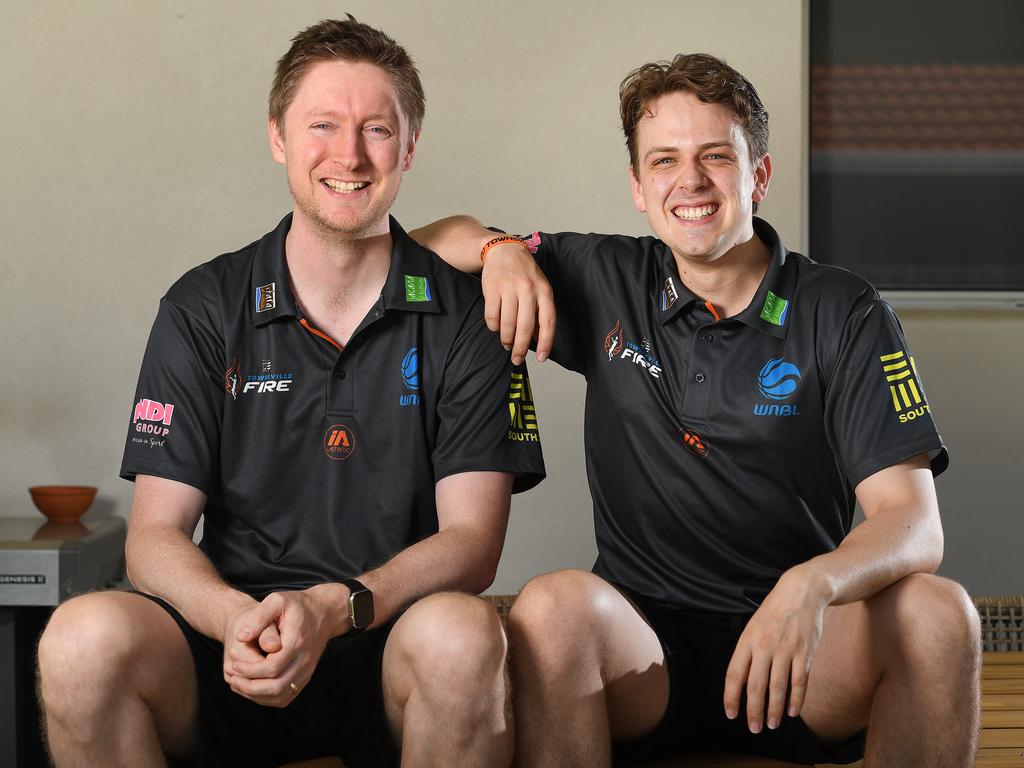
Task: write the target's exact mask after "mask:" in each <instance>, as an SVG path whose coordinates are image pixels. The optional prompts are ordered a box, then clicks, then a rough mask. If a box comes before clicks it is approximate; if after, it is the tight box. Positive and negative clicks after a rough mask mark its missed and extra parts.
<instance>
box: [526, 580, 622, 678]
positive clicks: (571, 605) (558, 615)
mask: <svg viewBox="0 0 1024 768" xmlns="http://www.w3.org/2000/svg"><path fill="white" fill-rule="evenodd" d="M621 600H622V598H621V596H620V595H619V593H618V592H617V591H616V590H615V589H614V587H612V586H611V585H609V584H608V583H607V582H605V581H604V580H603V579H601V578H600V577H598V576H595V575H594V574H592V573H588V572H586V571H578V570H565V571H555V572H554V573H547V574H544V575H542V576H537V577H535V578H533V579H531V580H530V581H529V583H527V585H526V586H525V587H523V590H522V592H521V593H520V595H519V597H518V598H517V599H516V601H515V603H514V604H513V605H512V610H511V611H510V613H509V634H510V635H511V638H512V646H513V648H512V654H513V656H516V653H517V646H518V647H519V648H522V646H524V645H526V646H529V647H530V652H531V654H532V655H533V656H534V657H537V658H541V657H542V658H544V659H547V660H549V661H550V662H552V663H556V664H559V665H562V666H565V665H569V664H573V663H576V662H583V661H584V660H588V661H595V660H596V654H597V652H598V648H597V645H598V642H599V640H600V639H601V638H602V637H603V636H604V633H603V632H602V625H603V624H604V621H603V619H605V618H607V619H610V618H611V613H612V612H613V610H614V609H613V606H612V603H613V602H619V601H621Z"/></svg>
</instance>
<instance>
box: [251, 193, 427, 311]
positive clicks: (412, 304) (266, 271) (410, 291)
mask: <svg viewBox="0 0 1024 768" xmlns="http://www.w3.org/2000/svg"><path fill="white" fill-rule="evenodd" d="M388 223H389V226H390V229H391V266H390V268H389V270H388V277H387V280H386V281H385V283H384V287H383V288H382V289H381V299H382V301H383V304H384V309H403V310H409V311H413V312H435V313H436V312H440V311H441V305H440V302H439V300H438V297H437V291H436V285H435V281H434V259H433V256H432V255H431V253H430V251H428V250H426V249H425V248H423V247H422V246H420V245H419V243H417V242H416V241H415V240H413V239H412V238H411V237H409V235H407V234H406V232H405V230H404V229H402V226H401V225H400V224H399V223H398V222H397V221H396V220H395V218H394V217H393V216H389V217H388ZM291 226H292V214H290V213H289V214H288V215H287V216H285V217H284V218H283V219H281V223H280V224H278V225H277V228H276V229H274V231H272V232H268V233H267V234H266V235H264V236H263V238H262V239H260V241H259V242H258V243H257V244H256V255H255V256H254V258H253V265H252V281H251V287H250V291H249V311H250V313H251V315H252V324H253V325H265V324H267V323H269V322H271V321H273V320H276V319H277V318H279V317H287V316H292V317H299V316H300V313H299V308H298V304H297V303H296V301H295V295H294V294H293V293H292V288H291V280H290V278H289V276H288V265H287V262H286V261H285V255H284V246H285V240H286V238H287V237H288V230H289V229H291Z"/></svg>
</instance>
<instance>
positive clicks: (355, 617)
mask: <svg viewBox="0 0 1024 768" xmlns="http://www.w3.org/2000/svg"><path fill="white" fill-rule="evenodd" d="M348 600H349V613H350V616H351V618H352V628H353V629H365V628H366V627H368V626H370V625H371V624H373V593H372V592H370V590H368V589H363V590H360V591H358V592H353V593H352V594H351V595H350V596H349V599H348Z"/></svg>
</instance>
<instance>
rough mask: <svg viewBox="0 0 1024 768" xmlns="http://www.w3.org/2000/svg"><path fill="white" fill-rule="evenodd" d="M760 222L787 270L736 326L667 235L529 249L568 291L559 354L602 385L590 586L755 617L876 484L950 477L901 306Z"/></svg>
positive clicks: (593, 387)
mask: <svg viewBox="0 0 1024 768" xmlns="http://www.w3.org/2000/svg"><path fill="white" fill-rule="evenodd" d="M754 225H755V232H756V233H757V236H758V237H760V239H761V240H762V241H764V242H765V243H766V244H767V245H768V246H769V248H770V249H771V250H772V260H771V265H770V267H769V269H768V272H767V273H766V275H765V277H764V279H763V281H762V283H761V286H760V288H759V289H758V291H757V293H756V295H755V296H754V299H753V301H752V302H751V304H750V306H749V307H747V309H746V310H744V311H743V312H741V313H740V314H739V315H737V316H736V317H733V318H729V319H718V318H717V317H716V314H717V313H716V312H715V310H714V308H713V307H709V306H708V305H706V304H705V303H704V302H703V301H702V300H700V299H699V298H698V297H696V296H694V295H693V294H691V293H690V292H689V291H688V290H687V289H686V287H685V286H684V285H683V284H682V282H681V281H680V279H679V276H678V273H677V270H676V265H675V260H674V258H673V256H672V253H671V251H670V250H669V248H668V247H667V246H666V245H665V244H664V243H662V242H661V241H659V240H657V239H655V238H652V237H641V238H632V237H621V236H606V235H593V234H591V235H580V234H556V235H550V234H544V233H535V234H534V235H533V236H532V237H531V238H527V244H528V245H529V246H530V247H531V250H533V251H534V252H535V254H536V258H537V260H538V262H539V264H540V266H541V267H542V269H543V270H544V272H545V274H546V275H547V277H548V279H549V280H550V281H551V284H552V287H553V288H554V292H555V301H556V304H557V307H558V328H557V331H556V338H555V344H554V348H553V351H552V358H553V359H554V360H556V361H558V362H559V363H560V364H561V365H563V366H565V367H566V368H569V369H571V370H574V371H578V372H579V373H582V374H583V375H584V376H586V378H587V404H586V431H585V443H586V454H587V473H588V476H589V480H590V490H591V494H592V496H593V500H594V515H595V527H596V534H597V545H598V559H597V563H596V564H595V566H594V571H595V572H596V573H597V574H599V575H600V576H602V577H604V578H605V579H608V580H610V581H614V582H619V583H622V584H624V585H626V586H628V587H630V588H632V589H634V590H637V591H638V592H639V593H641V594H644V595H647V596H650V597H652V598H654V599H656V600H661V601H663V602H666V603H670V604H673V605H679V606H685V607H690V608H695V609H699V610H711V611H724V612H741V613H742V612H749V611H751V610H753V609H755V608H756V607H757V606H758V605H759V604H760V603H761V601H762V600H763V599H764V597H765V595H766V594H767V593H768V591H769V590H771V588H772V587H773V586H774V585H775V583H776V581H777V580H778V578H779V577H780V576H781V575H782V573H783V572H784V571H785V570H787V569H788V568H790V567H792V566H793V565H795V564H798V563H801V562H804V561H806V560H809V559H810V558H812V557H814V556H816V555H819V554H822V553H824V552H828V551H830V550H832V549H834V548H835V547H836V546H837V545H838V544H839V543H840V541H842V539H843V537H844V536H846V534H847V533H849V531H850V527H851V521H852V518H853V511H854V504H855V498H854V491H853V489H854V487H855V486H856V485H857V484H858V483H859V482H860V481H861V480H863V479H864V478H866V477H868V476H869V475H871V474H872V473H874V472H877V471H878V470H880V469H883V468H885V467H888V466H891V465H893V464H896V463H898V462H900V461H902V460H904V459H907V458H910V457H912V456H915V455H917V454H920V453H928V454H930V455H931V457H932V470H933V472H934V473H935V474H938V473H939V472H941V471H942V470H943V469H945V467H946V464H947V456H946V451H945V449H944V447H943V444H942V440H941V438H940V437H939V434H938V432H937V431H936V429H935V425H934V423H933V421H932V417H931V413H930V411H929V407H928V404H927V400H926V399H925V393H924V387H923V386H922V384H921V379H920V376H919V375H918V372H917V369H916V367H915V366H914V361H913V358H912V357H911V354H910V350H909V348H908V347H907V343H906V340H905V339H904V337H903V332H902V330H901V328H900V325H899V321H898V320H897V318H896V316H895V314H894V313H893V311H892V309H891V308H890V307H889V306H888V305H887V304H886V303H885V302H884V301H883V300H882V299H881V298H879V296H878V294H877V292H876V291H875V290H874V289H873V288H872V287H871V286H870V285H868V284H867V283H866V282H865V281H864V280H862V279H861V278H859V277H857V276H856V275H853V274H851V273H849V272H847V271H845V270H842V269H838V268H835V267H828V266H823V265H820V264H816V263H815V262H813V261H811V260H810V259H808V258H806V257H804V256H801V255H799V254H796V253H789V252H787V251H786V249H785V248H784V247H783V245H782V243H781V242H780V240H779V237H778V235H777V234H776V233H775V231H774V230H773V229H772V228H771V227H770V226H769V225H768V224H767V223H765V222H764V221H762V220H760V219H756V218H755V219H754Z"/></svg>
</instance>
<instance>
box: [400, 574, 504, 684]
mask: <svg viewBox="0 0 1024 768" xmlns="http://www.w3.org/2000/svg"><path fill="white" fill-rule="evenodd" d="M392 640H394V641H395V647H394V651H395V653H396V654H397V655H398V657H399V659H400V661H401V664H402V666H403V667H404V668H405V669H406V670H408V671H409V673H410V675H411V678H412V681H411V682H412V684H413V686H414V687H415V688H416V689H417V690H418V691H419V692H420V693H421V694H422V695H424V696H426V697H428V698H430V699H439V698H446V697H447V698H457V699H460V700H465V701H467V702H468V701H469V700H471V699H472V698H473V697H474V696H475V695H476V694H478V693H481V692H486V691H493V689H494V688H495V685H496V684H498V683H499V681H500V680H501V679H502V677H503V675H504V668H505V655H506V650H507V645H506V640H505V633H504V631H503V630H502V627H501V621H500V620H499V619H498V614H497V612H496V611H495V610H494V608H493V607H491V606H490V605H489V604H488V603H486V602H484V601H483V600H481V599H479V598H477V597H473V596H471V595H466V594H459V593H454V592H446V593H441V594H436V595H431V596H429V597H426V598H424V599H422V600H420V601H419V602H417V603H416V604H415V605H413V606H412V607H411V608H410V609H409V610H408V611H406V613H405V615H404V616H403V617H402V618H401V620H400V621H399V623H398V624H397V625H396V626H395V630H394V631H393V632H392ZM390 642H391V641H389V644H390Z"/></svg>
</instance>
